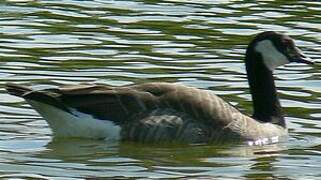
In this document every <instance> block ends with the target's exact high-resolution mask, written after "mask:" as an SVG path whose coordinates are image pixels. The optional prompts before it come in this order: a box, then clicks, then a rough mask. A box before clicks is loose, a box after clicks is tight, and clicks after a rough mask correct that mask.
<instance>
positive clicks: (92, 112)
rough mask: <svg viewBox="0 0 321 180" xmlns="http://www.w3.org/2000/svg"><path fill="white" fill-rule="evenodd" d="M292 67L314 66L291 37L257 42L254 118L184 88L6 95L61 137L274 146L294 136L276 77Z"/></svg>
mask: <svg viewBox="0 0 321 180" xmlns="http://www.w3.org/2000/svg"><path fill="white" fill-rule="evenodd" d="M290 62H297V63H306V64H312V63H313V62H312V61H310V59H309V58H307V57H306V56H304V55H303V54H302V52H301V51H300V49H298V48H297V47H296V45H295V43H294V40H293V39H292V38H290V37H289V36H287V35H284V34H281V33H278V32H274V31H266V32H262V33H259V34H258V35H257V36H256V37H255V38H254V39H253V40H252V41H251V42H250V44H249V45H248V47H247V50H246V54H245V66H246V72H247V78H248V82H249V86H250V92H251V95H252V101H253V108H254V114H253V115H252V116H248V115H246V114H243V113H241V112H240V111H239V110H237V109H236V108H235V107H233V106H232V105H230V104H229V103H228V102H226V101H224V100H223V99H221V98H220V97H218V96H217V95H215V94H214V93H213V92H212V91H210V90H205V89H197V88H195V87H188V86H185V85H182V84H179V83H166V82H154V83H143V84H135V85H127V86H122V87H112V86H105V85H71V86H63V87H60V88H52V89H42V90H33V89H32V88H29V87H25V86H21V85H17V84H7V85H6V89H7V91H8V92H9V93H10V94H12V95H15V96H19V97H22V98H24V99H25V100H26V101H27V102H28V103H29V104H30V105H31V106H32V107H33V108H34V109H35V110H36V111H37V112H38V113H39V114H40V115H41V116H43V118H44V119H45V120H46V121H47V122H48V125H49V127H50V128H51V129H52V131H53V135H54V136H55V137H84V138H94V139H101V138H107V139H112V140H123V141H136V142H144V143H159V142H173V141H178V142H185V143H208V142H225V141H245V142H249V144H267V143H274V142H277V141H279V140H280V138H282V137H286V136H287V128H286V124H285V120H284V117H283V114H282V110H281V105H280V102H279V98H278V95H277V91H276V88H275V83H274V78H273V74H272V72H273V70H274V69H275V68H277V67H279V66H281V65H284V64H287V63H290Z"/></svg>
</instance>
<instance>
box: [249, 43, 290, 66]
mask: <svg viewBox="0 0 321 180" xmlns="http://www.w3.org/2000/svg"><path fill="white" fill-rule="evenodd" d="M255 50H256V52H259V53H261V55H262V58H263V62H264V64H265V66H266V67H267V68H268V69H269V70H270V71H273V70H274V69H275V68H277V67H279V66H282V65H284V64H287V63H289V62H290V61H289V60H288V58H287V57H286V56H285V55H283V54H282V53H281V52H280V51H278V50H277V49H276V48H275V47H274V45H273V43H272V42H271V41H270V40H263V41H260V42H258V43H257V44H256V47H255Z"/></svg>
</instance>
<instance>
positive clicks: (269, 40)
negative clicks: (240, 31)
mask: <svg viewBox="0 0 321 180" xmlns="http://www.w3.org/2000/svg"><path fill="white" fill-rule="evenodd" d="M291 62H297V63H305V64H313V62H312V61H311V60H310V59H309V58H307V57H306V56H305V55H304V54H303V53H302V52H301V50H300V49H299V48H298V47H296V45H295V43H294V40H293V39H292V38H290V37H289V36H287V35H284V34H281V33H277V32H274V31H266V32H263V33H260V34H258V35H257V36H256V37H255V38H254V39H253V40H252V42H251V43H250V44H249V46H248V48H247V51H246V57H245V65H246V72H247V77H248V82H249V85H250V91H251V94H252V101H253V108H254V114H253V117H254V118H255V119H257V120H260V121H265V122H272V123H275V124H278V125H281V126H283V127H285V121H284V118H283V115H282V110H281V105H280V102H279V100H278V95H277V91H276V87H275V83H274V77H273V74H272V72H273V71H274V70H275V69H276V68H277V67H279V66H282V65H285V64H288V63H291Z"/></svg>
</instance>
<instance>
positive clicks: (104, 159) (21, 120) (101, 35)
mask: <svg viewBox="0 0 321 180" xmlns="http://www.w3.org/2000/svg"><path fill="white" fill-rule="evenodd" d="M192 2H196V1H175V0H168V1H153V0H150V1H147V0H146V1H107V0H106V1H103V0H97V1H72V0H62V1H41V0H39V1H27V2H14V1H0V122H1V124H0V178H8V179H10V178H21V179H26V178H39V179H68V178H69V179H85V178H97V177H101V178H102V177H105V178H130V177H132V178H204V179H206V178H213V179H231V178H233V179H276V178H281V179H282V178H284V179H320V178H321V171H320V170H321V168H320V167H321V123H320V119H321V78H320V74H321V70H320V67H321V66H318V65H316V66H311V65H302V64H291V65H286V66H284V67H281V68H279V69H278V70H276V72H275V76H276V84H277V86H278V90H279V95H280V97H281V103H282V106H283V107H284V112H285V114H286V120H287V125H288V128H289V134H290V137H289V140H288V141H287V142H284V143H280V144H274V145H268V146H263V147H248V146H244V145H224V146H223V145H199V146H196V145H194V146H193V145H162V146H160V145H159V146H157V145H142V144H135V143H117V142H105V141H93V140H84V139H65V140H53V139H52V133H51V131H50V129H49V127H48V125H47V123H46V122H45V120H43V119H42V118H41V117H40V116H39V115H38V114H37V113H36V112H35V111H34V110H33V109H32V108H31V107H30V106H29V105H27V104H26V102H25V101H23V100H22V99H20V98H16V97H13V96H10V95H8V94H7V93H6V92H5V90H4V84H5V83H7V82H14V83H22V84H26V85H32V86H34V87H35V88H37V87H55V86H59V85H64V84H78V83H84V82H90V83H99V84H108V85H115V86H121V85H126V84H132V83H143V82H155V81H166V82H180V83H183V84H186V85H190V86H194V87H199V88H206V89H211V90H213V91H214V92H215V93H217V94H218V95H220V96H221V97H223V98H224V99H225V100H226V101H229V102H231V103H232V104H234V105H236V106H237V107H238V108H239V109H241V110H242V111H243V112H245V113H248V114H250V113H251V112H252V109H251V99H250V95H249V91H248V85H247V80H246V75H245V69H244V64H243V56H244V52H245V48H246V45H247V44H248V42H249V41H250V39H251V38H252V37H253V36H254V35H255V34H256V33H259V32H262V31H265V30H275V31H280V32H284V33H286V34H288V35H290V36H291V37H293V38H294V39H296V43H297V45H298V46H299V47H300V48H301V49H302V50H303V51H304V52H305V54H307V55H308V56H309V57H311V58H313V59H315V60H318V61H321V13H320V12H321V3H320V2H318V1H288V2H287V1H257V2H255V1H232V0H231V1H199V2H197V3H192Z"/></svg>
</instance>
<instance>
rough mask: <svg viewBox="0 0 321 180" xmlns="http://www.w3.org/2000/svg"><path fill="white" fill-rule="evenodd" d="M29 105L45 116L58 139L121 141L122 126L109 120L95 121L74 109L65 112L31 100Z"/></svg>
mask: <svg viewBox="0 0 321 180" xmlns="http://www.w3.org/2000/svg"><path fill="white" fill-rule="evenodd" d="M28 103H29V104H30V105H31V106H32V107H34V108H35V109H36V110H37V112H38V113H39V114H40V115H41V116H43V117H44V118H45V119H46V121H47V123H48V124H49V127H50V128H51V129H52V131H53V134H54V135H55V136H56V137H82V138H92V139H108V140H119V139H120V130H121V128H120V126H118V125H115V124H114V123H113V122H111V121H108V120H99V119H95V118H94V117H93V116H91V115H89V114H85V113H82V112H79V111H76V110H74V109H71V111H72V113H68V112H65V111H63V110H61V109H59V108H56V107H54V106H51V105H48V104H44V103H40V102H37V101H32V100H29V101H28Z"/></svg>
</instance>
